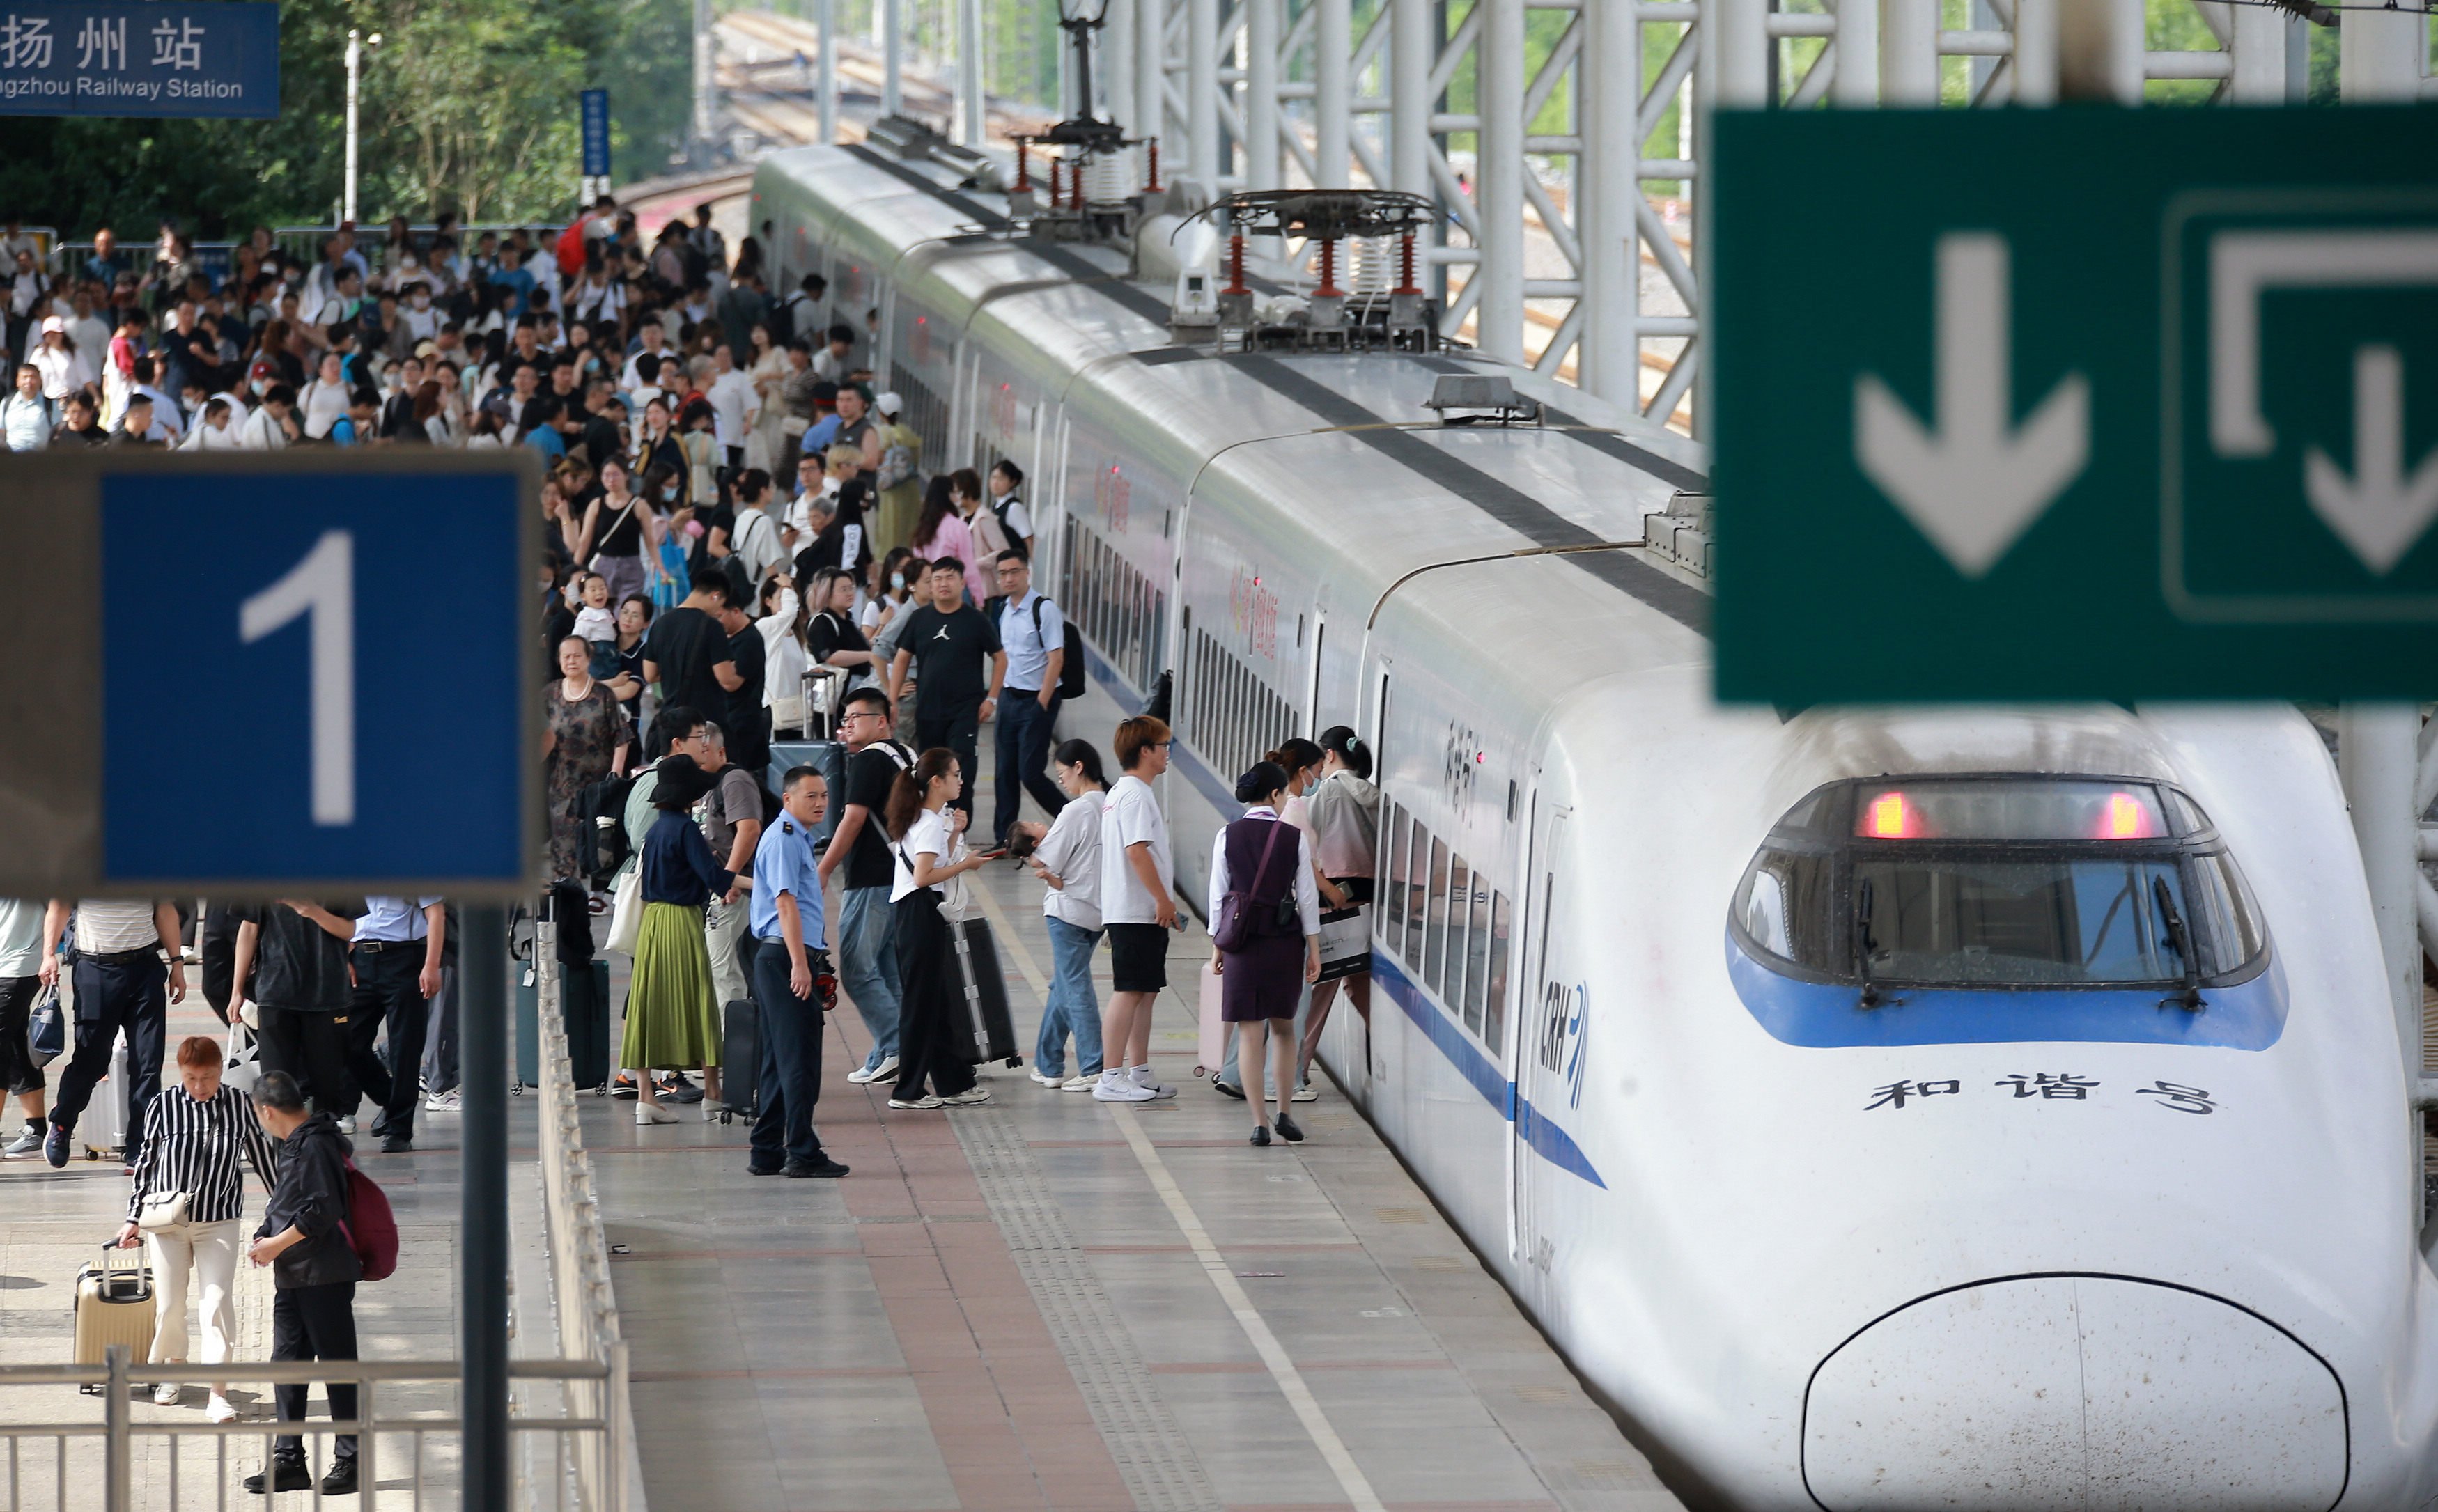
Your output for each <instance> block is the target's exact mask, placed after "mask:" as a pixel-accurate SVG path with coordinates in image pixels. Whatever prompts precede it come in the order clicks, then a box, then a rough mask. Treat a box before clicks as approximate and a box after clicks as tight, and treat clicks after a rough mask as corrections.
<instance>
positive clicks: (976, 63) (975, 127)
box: [953, 0, 990, 148]
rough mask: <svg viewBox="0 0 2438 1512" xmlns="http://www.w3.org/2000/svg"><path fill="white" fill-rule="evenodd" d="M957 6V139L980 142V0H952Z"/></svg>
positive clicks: (985, 107)
mask: <svg viewBox="0 0 2438 1512" xmlns="http://www.w3.org/2000/svg"><path fill="white" fill-rule="evenodd" d="M953 4H954V5H955V6H956V8H957V133H956V134H957V142H958V144H959V145H960V146H963V147H974V148H978V147H980V146H981V145H982V131H983V122H984V121H985V120H987V119H988V118H989V111H990V106H989V102H988V101H987V100H985V99H984V98H983V97H982V6H981V0H953Z"/></svg>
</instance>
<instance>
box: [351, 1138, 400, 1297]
mask: <svg viewBox="0 0 2438 1512" xmlns="http://www.w3.org/2000/svg"><path fill="white" fill-rule="evenodd" d="M339 1231H340V1232H341V1233H343V1234H344V1235H345V1236H346V1239H347V1246H348V1247H349V1248H350V1249H352V1250H354V1251H355V1252H356V1260H357V1262H358V1263H359V1264H361V1265H362V1266H363V1268H364V1279H365V1280H367V1281H386V1280H388V1279H389V1278H390V1277H391V1276H392V1275H396V1274H397V1218H395V1217H394V1216H392V1215H391V1213H390V1210H389V1198H388V1196H387V1195H386V1194H384V1193H383V1192H382V1191H381V1189H380V1183H378V1182H376V1181H374V1180H373V1179H372V1178H371V1177H370V1176H367V1175H365V1174H364V1173H363V1172H362V1171H361V1170H358V1169H356V1163H355V1162H354V1161H352V1160H350V1161H348V1162H347V1216H346V1217H345V1218H344V1219H343V1220H341V1221H340V1223H339Z"/></svg>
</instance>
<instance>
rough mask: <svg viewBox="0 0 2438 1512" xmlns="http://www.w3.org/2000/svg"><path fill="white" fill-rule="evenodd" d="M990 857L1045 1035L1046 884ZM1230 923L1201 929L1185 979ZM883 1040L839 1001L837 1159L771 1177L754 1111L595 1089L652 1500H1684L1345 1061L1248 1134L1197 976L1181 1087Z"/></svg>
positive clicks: (1168, 1067) (1177, 1014) (1176, 1034)
mask: <svg viewBox="0 0 2438 1512" xmlns="http://www.w3.org/2000/svg"><path fill="white" fill-rule="evenodd" d="M980 882H981V886H980V889H979V890H980V891H981V893H982V894H983V896H984V898H985V901H986V906H987V907H988V908H989V910H990V913H991V917H992V920H993V923H994V926H995V928H996V930H997V932H998V935H999V937H1000V939H1001V940H1002V941H1003V942H1004V943H1003V946H1002V949H1003V952H1004V954H1005V955H1006V957H1007V965H1008V976H1009V987H1010V991H1011V993H1012V995H1013V996H1014V998H1015V1000H1016V1015H1017V1021H1018V1029H1019V1031H1020V1034H1019V1037H1020V1039H1021V1040H1022V1042H1023V1044H1024V1046H1025V1047H1026V1049H1027V1052H1028V1059H1029V1052H1030V1049H1031V1046H1032V1036H1033V1030H1034V1029H1035V1027H1036V1026H1037V1025H1038V1023H1039V1013H1040V1003H1041V991H1042V985H1043V981H1044V978H1045V972H1046V968H1047V966H1048V964H1049V959H1050V956H1049V946H1048V937H1047V934H1046V932H1045V931H1044V929H1043V926H1042V920H1041V916H1040V913H1039V902H1038V899H1039V893H1040V888H1039V887H1038V885H1037V884H1034V883H1033V882H1032V881H1031V880H1030V879H1029V877H1027V876H1026V875H1025V874H1024V873H1022V872H1021V871H1020V870H1018V869H1016V867H1014V866H1003V867H994V868H990V869H988V870H985V871H984V872H982V873H980ZM1208 949H1209V944H1208V941H1207V940H1206V939H1205V938H1204V937H1203V936H1202V934H1201V933H1200V932H1199V931H1198V930H1192V931H1189V932H1188V933H1186V934H1183V935H1180V936H1178V937H1177V938H1176V941H1175V945H1174V946H1173V949H1172V964H1171V968H1170V974H1171V976H1172V978H1174V979H1175V980H1178V981H1189V982H1190V981H1191V980H1192V975H1191V974H1192V971H1193V968H1194V967H1195V966H1196V965H1198V963H1199V961H1200V960H1201V959H1202V958H1203V957H1204V956H1205V954H1206V953H1207V952H1208ZM1100 967H1101V970H1100V972H1099V974H1098V982H1097V988H1098V991H1099V993H1101V994H1102V997H1103V999H1104V1001H1105V998H1106V994H1107V993H1108V991H1109V984H1108V977H1107V954H1106V952H1105V951H1104V952H1103V953H1102V955H1101V958H1100ZM868 1044H869V1042H868V1040H867V1038H866V1037H865V1035H864V1032H863V1028H862V1024H861V1022H860V1020H859V1019H857V1016H856V1015H855V1014H854V1012H853V1011H850V1010H848V1009H846V1008H845V1007H844V1006H843V1005H842V1006H841V1009H840V1011H839V1013H838V1014H836V1015H834V1016H833V1018H832V1020H831V1024H830V1029H829V1032H828V1034H827V1036H826V1042H825V1064H824V1066H823V1077H822V1092H821V1106H820V1111H819V1116H818V1118H817V1123H818V1127H819V1129H820V1131H821V1138H822V1142H823V1144H824V1145H825V1146H826V1148H827V1149H828V1151H829V1152H830V1153H831V1154H832V1155H833V1156H834V1157H835V1158H837V1159H839V1160H842V1161H845V1162H846V1163H847V1164H848V1165H850V1166H852V1167H853V1168H854V1171H853V1174H852V1175H850V1176H848V1177H846V1178H845V1179H843V1180H841V1181H836V1182H830V1181H818V1180H786V1179H784V1178H780V1177H754V1176H749V1175H748V1174H747V1173H746V1169H745V1148H744V1146H745V1131H744V1127H743V1126H742V1125H741V1124H736V1125H725V1126H723V1125H720V1124H716V1123H704V1122H700V1121H695V1120H690V1121H687V1122H683V1123H680V1124H676V1125H662V1126H657V1127H653V1128H648V1129H646V1128H638V1127H637V1126H636V1125H635V1123H634V1121H633V1104H632V1103H628V1102H623V1101H611V1100H609V1099H601V1100H598V1101H595V1100H594V1099H589V1098H588V1099H582V1100H583V1101H584V1102H585V1104H586V1106H585V1109H584V1123H585V1130H584V1136H585V1142H586V1144H587V1146H588V1147H589V1148H590V1149H591V1150H592V1153H593V1157H594V1161H595V1167H596V1169H597V1170H598V1171H599V1172H600V1179H601V1184H602V1188H603V1201H604V1212H605V1217H606V1219H607V1222H608V1224H609V1239H610V1242H611V1244H612V1245H613V1247H615V1248H614V1249H613V1254H612V1257H611V1272H612V1274H613V1275H614V1277H615V1279H616V1283H617V1294H618V1303H619V1309H620V1312H621V1315H622V1319H623V1323H624V1327H625V1331H626V1337H627V1340H628V1341H629V1344H630V1347H631V1350H632V1362H633V1372H634V1373H633V1382H634V1385H633V1399H634V1415H635V1422H636V1425H637V1433H638V1437H639V1444H640V1448H641V1451H642V1458H643V1467H644V1475H645V1483H646V1486H647V1487H648V1489H649V1493H650V1500H651V1502H652V1504H653V1505H655V1506H662V1507H684V1506H706V1507H719V1508H722V1509H723V1512H766V1509H776V1508H789V1509H805V1512H934V1509H949V1508H964V1509H974V1512H984V1509H987V1512H1016V1509H1019V1508H1058V1509H1070V1508H1071V1509H1079V1512H1121V1509H1126V1508H1142V1509H1144V1512H1172V1509H1216V1508H1222V1507H1225V1508H1235V1509H1246V1512H1255V1509H1258V1512H1306V1509H1319V1508H1334V1507H1345V1506H1352V1507H1354V1508H1357V1509H1363V1512H1375V1509H1380V1508H1393V1509H1399V1512H1404V1509H1408V1508H1410V1509H1416V1512H1422V1509H1427V1512H1539V1509H1555V1508H1564V1509H1567V1512H1592V1509H1600V1512H1610V1509H1616V1512H1623V1509H1643V1508H1654V1509H1655V1508H1663V1507H1674V1506H1676V1505H1677V1504H1678V1503H1676V1501H1675V1499H1674V1498H1673V1497H1671V1496H1670V1494H1669V1493H1668V1492H1667V1491H1666V1489H1665V1488H1664V1487H1662V1486H1660V1485H1659V1483H1658V1481H1657V1480H1656V1479H1655V1477H1654V1476H1653V1475H1652V1471H1651V1468H1650V1467H1649V1465H1648V1463H1647V1462H1646V1461H1645V1460H1644V1458H1643V1457H1642V1455H1641V1454H1639V1453H1638V1452H1637V1451H1636V1450H1634V1448H1633V1446H1632V1445H1631V1444H1629V1443H1628V1442H1627V1441H1626V1439H1625V1438H1624V1436H1623V1435H1622V1433H1620V1432H1619V1431H1618V1429H1617V1425H1616V1423H1615V1422H1614V1421H1613V1420H1612V1419H1611V1418H1610V1417H1609V1416H1608V1415H1606V1414H1605V1413H1604V1412H1603V1411H1602V1410H1601V1409H1600V1408H1599V1406H1597V1405H1596V1404H1595V1403H1594V1402H1593V1401H1592V1400H1591V1399H1590V1398H1587V1397H1586V1396H1585V1395H1584V1393H1583V1390H1582V1388H1581V1384H1580V1383H1579V1382H1578V1381H1577V1380H1576V1379H1575V1377H1574V1376H1573V1375H1572V1374H1571V1373H1570V1372H1569V1371H1568V1369H1567V1367H1566V1365H1565V1363H1564V1362H1563V1361H1562V1360H1560V1359H1559V1358H1558V1357H1557V1355H1556V1354H1555V1353H1554V1352H1553V1351H1552V1350H1551V1349H1550V1347H1549V1345H1548V1344H1547V1342H1546V1340H1545V1339H1544V1338H1543V1337H1542V1336H1541V1334H1540V1333H1539V1332H1538V1331H1537V1330H1536V1329H1535V1328H1534V1327H1532V1325H1531V1324H1530V1323H1529V1322H1528V1320H1527V1319H1526V1318H1525V1317H1524V1316H1523V1315H1522V1314H1521V1313H1520V1312H1519V1311H1518V1310H1517V1309H1516V1307H1515V1305H1514V1303H1513V1301H1512V1300H1511V1298H1510V1297H1509V1295H1508V1294H1507V1292H1505V1291H1504V1290H1503V1289H1502V1288H1501V1287H1500V1286H1499V1285H1498V1284H1497V1283H1496V1282H1495V1281H1494V1280H1493V1278H1492V1277H1491V1276H1490V1275H1489V1274H1488V1273H1486V1272H1485V1271H1484V1270H1483V1269H1482V1267H1481V1266H1480V1264H1479V1263H1478V1261H1476V1260H1475V1257H1474V1256H1473V1255H1472V1253H1471V1252H1470V1251H1469V1250H1468V1249H1467V1248H1466V1247H1465V1245H1464V1243H1463V1242H1462V1240H1460V1239H1458V1237H1457V1236H1456V1234H1455V1233H1454V1232H1453V1231H1452V1230H1451V1229H1450V1228H1449V1226H1448V1225H1447V1223H1446V1222H1444V1221H1443V1220H1442V1219H1441V1218H1440V1214H1439V1213H1438V1211H1437V1210H1436V1209H1435V1208H1434V1207H1433V1206H1432V1204H1431V1202H1430V1200H1429V1198H1428V1197H1427V1196H1425V1195H1424V1193H1423V1192H1422V1190H1421V1189H1420V1188H1419V1187H1416V1186H1415V1184H1414V1182H1413V1180H1412V1178H1411V1177H1410V1176H1408V1175H1407V1173H1406V1172H1405V1169H1404V1168H1403V1167H1402V1166H1401V1165H1400V1164H1399V1163H1398V1161H1397V1160H1396V1158H1395V1156H1394V1154H1393V1153H1392V1152H1390V1151H1389V1150H1387V1148H1386V1147H1385V1146H1384V1145H1383V1144H1382V1143H1381V1141H1380V1139H1379V1138H1378V1137H1377V1135H1376V1134H1373V1132H1372V1130H1371V1129H1370V1126H1369V1124H1368V1123H1366V1122H1365V1121H1364V1120H1363V1118H1362V1117H1361V1116H1359V1115H1358V1114H1356V1113H1355V1112H1354V1110H1353V1109H1352V1107H1350V1106H1349V1105H1348V1103H1347V1102H1346V1100H1345V1099H1343V1098H1342V1097H1340V1096H1338V1095H1337V1093H1336V1090H1335V1089H1334V1087H1329V1086H1327V1085H1326V1084H1325V1083H1324V1084H1323V1090H1322V1092H1321V1096H1320V1099H1319V1100H1318V1101H1317V1102H1316V1103H1311V1104H1306V1105H1303V1106H1301V1107H1299V1109H1298V1113H1297V1116H1298V1118H1299V1121H1300V1122H1301V1123H1302V1125H1303V1127H1304V1129H1305V1130H1306V1132H1307V1134H1308V1135H1309V1137H1308V1139H1307V1141H1306V1142H1305V1143H1304V1144H1303V1145H1301V1146H1300V1147H1292V1148H1291V1147H1287V1146H1284V1145H1274V1146H1272V1147H1270V1148H1268V1149H1264V1150H1256V1149H1252V1148H1250V1147H1248V1146H1247V1145H1246V1139H1245V1136H1246V1133H1247V1132H1248V1131H1249V1129H1250V1125H1251V1120H1250V1118H1249V1116H1248V1115H1247V1114H1246V1110H1245V1106H1244V1104H1243V1103H1240V1102H1236V1101H1233V1100H1231V1099H1224V1098H1222V1097H1220V1096H1219V1095H1218V1094H1217V1093H1215V1092H1213V1091H1212V1090H1211V1089H1210V1083H1209V1081H1205V1080H1200V1079H1197V1078H1196V1077H1195V1076H1194V1075H1193V1064H1194V1059H1195V1056H1194V1045H1195V1037H1194V1033H1193V1012H1192V1010H1191V1009H1190V1007H1189V1006H1188V1004H1187V1002H1186V1001H1185V999H1184V998H1183V997H1182V996H1180V995H1178V993H1176V992H1175V990H1172V991H1171V992H1170V993H1166V994H1163V996H1162V997H1161V999H1160V1002H1159V1008H1158V1021H1157V1029H1156V1030H1155V1034H1154V1043H1153V1061H1154V1064H1155V1066H1156V1067H1157V1072H1158V1074H1159V1076H1160V1078H1161V1080H1163V1081H1168V1082H1171V1083H1173V1084H1175V1085H1177V1086H1178V1087H1179V1088H1180V1089H1181V1092H1180V1096H1179V1097H1178V1098H1177V1099H1175V1101H1169V1102H1158V1103H1149V1104H1140V1105H1133V1106H1121V1105H1111V1104H1104V1103H1100V1102H1096V1101H1094V1100H1093V1099H1092V1098H1091V1097H1090V1095H1089V1094H1088V1093H1081V1092H1057V1091H1051V1090H1049V1089H1046V1088H1044V1087H1041V1086H1039V1085H1037V1084H1036V1083H1034V1082H1033V1081H1031V1080H1030V1079H1029V1078H1028V1077H1027V1076H1026V1074H1025V1073H1024V1072H1023V1071H1010V1070H1005V1069H995V1070H994V1071H993V1073H992V1074H991V1075H990V1076H989V1077H988V1078H987V1080H986V1081H985V1082H984V1084H985V1085H987V1086H989V1087H990V1088H991V1092H992V1100H991V1101H990V1102H989V1103H987V1104H984V1105H981V1106H978V1107H973V1108H966V1109H959V1110H954V1111H938V1112H928V1113H911V1112H892V1111H890V1110H889V1109H888V1108H887V1107H886V1097H887V1093H886V1089H885V1088H875V1089H870V1090H867V1089H865V1088H862V1087H858V1086H855V1085H852V1084H850V1083H848V1082H846V1081H844V1080H843V1077H844V1074H845V1072H846V1071H847V1070H848V1069H850V1068H852V1067H853V1066H855V1065H857V1064H861V1061H862V1058H863V1055H864V1052H865V1049H866V1048H867V1046H868ZM1072 1069H1073V1065H1072V1063H1071V1061H1070V1064H1069V1070H1070V1071H1071V1070H1072ZM1320 1080H1321V1079H1320V1078H1319V1077H1318V1076H1317V1073H1316V1081H1320Z"/></svg>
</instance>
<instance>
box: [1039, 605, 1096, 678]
mask: <svg viewBox="0 0 2438 1512" xmlns="http://www.w3.org/2000/svg"><path fill="white" fill-rule="evenodd" d="M1049 602H1050V600H1049V596H1048V595H1046V594H1035V595H1034V596H1033V638H1034V639H1035V640H1038V639H1040V636H1041V606H1043V605H1044V604H1047V603H1049ZM1058 623H1059V624H1060V625H1061V626H1062V627H1063V628H1064V629H1065V630H1066V632H1067V639H1066V651H1067V659H1065V660H1064V661H1061V662H1060V663H1059V664H1058V696H1059V697H1061V698H1081V697H1083V696H1084V690H1085V688H1086V687H1087V686H1088V685H1089V681H1088V677H1089V673H1088V669H1086V667H1085V665H1084V637H1083V636H1082V635H1081V634H1079V633H1077V631H1076V629H1075V622H1073V621H1072V620H1069V619H1068V618H1067V617H1066V616H1065V615H1063V614H1062V615H1060V616H1059V621H1058Z"/></svg>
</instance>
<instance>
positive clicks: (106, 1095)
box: [77, 1034, 127, 1358]
mask: <svg viewBox="0 0 2438 1512" xmlns="http://www.w3.org/2000/svg"><path fill="white" fill-rule="evenodd" d="M77 1143H79V1144H80V1145H82V1146H83V1147H84V1158H85V1159H87V1160H101V1159H105V1158H107V1157H110V1156H113V1155H115V1154H116V1153H117V1152H119V1151H120V1150H122V1149H124V1148H125V1147H126V1144H127V1037H126V1036H125V1035H123V1034H122V1035H120V1036H119V1038H118V1043H117V1044H115V1045H114V1046H111V1047H110V1069H109V1070H108V1071H107V1072H105V1073H103V1075H102V1079H101V1081H100V1082H99V1083H97V1085H96V1086H95V1087H94V1089H93V1100H92V1101H91V1102H88V1103H86V1104H85V1108H84V1116H83V1117H81V1118H79V1119H78V1120H77ZM96 1358H99V1357H98V1356H97V1357H96Z"/></svg>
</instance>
